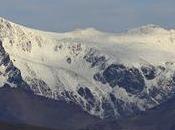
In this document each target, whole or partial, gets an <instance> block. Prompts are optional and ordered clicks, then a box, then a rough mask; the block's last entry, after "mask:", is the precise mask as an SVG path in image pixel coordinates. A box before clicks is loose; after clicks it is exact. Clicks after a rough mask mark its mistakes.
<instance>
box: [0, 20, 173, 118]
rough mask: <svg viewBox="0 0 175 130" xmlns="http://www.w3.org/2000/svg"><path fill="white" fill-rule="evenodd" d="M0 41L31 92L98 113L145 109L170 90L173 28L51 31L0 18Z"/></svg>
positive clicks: (107, 115) (118, 114) (106, 115)
mask: <svg viewBox="0 0 175 130" xmlns="http://www.w3.org/2000/svg"><path fill="white" fill-rule="evenodd" d="M131 32H132V33H131ZM162 32H164V33H162ZM143 34H144V35H143ZM0 41H2V46H3V48H4V50H5V52H6V53H7V54H8V55H9V57H10V60H11V61H12V63H13V64H14V66H15V67H17V68H18V69H19V70H20V73H21V76H22V79H23V80H24V81H25V82H26V83H27V84H28V85H29V86H30V88H31V89H32V90H33V91H34V92H35V94H38V95H42V96H45V97H49V98H53V99H56V100H65V101H68V102H69V101H71V102H74V103H76V104H79V106H81V107H82V108H83V109H84V110H86V111H88V112H89V113H90V114H92V115H96V116H99V117H101V118H119V117H123V116H128V115H131V114H135V113H138V112H140V111H145V110H147V109H150V108H152V107H154V106H156V105H158V104H160V103H162V102H164V101H166V100H168V99H169V98H171V97H172V95H173V93H174V92H175V91H174V90H175V89H174V84H175V80H174V76H175V75H174V72H175V64H174V63H175V52H174V50H175V33H174V31H173V30H165V29H163V28H160V27H157V26H152V25H151V26H146V27H141V28H139V29H135V30H134V31H133V30H132V31H130V32H128V33H125V34H124V33H123V34H115V33H104V32H100V31H97V30H95V29H92V28H91V29H85V30H76V31H73V32H66V33H52V32H43V31H39V30H35V29H30V28H27V27H24V26H21V25H17V24H14V23H12V22H9V21H7V20H4V19H2V18H1V19H0ZM3 83H4V81H3V82H2V83H1V84H3Z"/></svg>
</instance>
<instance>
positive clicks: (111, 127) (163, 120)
mask: <svg viewBox="0 0 175 130" xmlns="http://www.w3.org/2000/svg"><path fill="white" fill-rule="evenodd" d="M84 130H175V98H174V99H171V100H169V101H168V102H166V103H163V104H161V105H160V106H158V107H156V108H154V109H152V110H149V111H147V112H144V113H142V114H140V115H138V116H135V117H132V118H129V119H124V120H122V121H118V122H117V121H111V122H110V121H109V122H103V121H102V122H100V123H97V124H95V125H94V126H91V127H89V128H87V129H84Z"/></svg>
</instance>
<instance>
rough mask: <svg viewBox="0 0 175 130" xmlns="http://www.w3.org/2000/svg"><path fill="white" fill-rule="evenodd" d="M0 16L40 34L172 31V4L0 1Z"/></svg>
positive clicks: (165, 0)
mask: <svg viewBox="0 0 175 130" xmlns="http://www.w3.org/2000/svg"><path fill="white" fill-rule="evenodd" d="M0 16H1V17H4V18H7V19H9V20H12V21H14V22H16V23H20V24H23V25H27V26H29V27H34V28H38V29H42V30H48V31H57V32H65V31H70V30H74V29H76V28H87V27H94V28H96V29H98V30H102V31H108V32H120V31H124V30H126V29H129V28H133V27H137V26H141V25H146V24H158V25H160V26H163V27H168V28H175V0H0Z"/></svg>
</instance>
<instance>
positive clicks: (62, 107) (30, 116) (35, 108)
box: [0, 86, 99, 130]
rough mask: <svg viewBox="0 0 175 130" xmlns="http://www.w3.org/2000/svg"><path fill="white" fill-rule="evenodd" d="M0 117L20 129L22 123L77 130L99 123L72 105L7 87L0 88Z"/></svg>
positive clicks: (61, 129)
mask: <svg viewBox="0 0 175 130" xmlns="http://www.w3.org/2000/svg"><path fill="white" fill-rule="evenodd" d="M0 115H1V116H0V122H8V123H9V124H11V125H12V126H13V124H14V126H15V125H16V127H19V128H20V127H21V129H23V128H22V126H23V124H28V126H29V127H30V125H31V126H40V127H43V128H44V127H45V128H52V129H56V130H78V129H82V128H86V127H87V126H88V125H93V124H94V123H95V122H97V121H99V119H97V118H95V117H93V116H90V115H89V114H88V113H87V112H84V111H83V110H82V109H81V108H80V107H79V106H78V105H75V104H73V103H65V102H64V101H55V100H50V99H48V98H45V97H41V96H36V95H34V94H33V93H29V92H28V91H24V90H23V89H20V88H10V87H7V86H6V87H3V88H0ZM1 126H2V125H1V124H0V129H1ZM16 127H13V128H14V129H15V128H16ZM26 128H27V126H26ZM24 129H25V125H24Z"/></svg>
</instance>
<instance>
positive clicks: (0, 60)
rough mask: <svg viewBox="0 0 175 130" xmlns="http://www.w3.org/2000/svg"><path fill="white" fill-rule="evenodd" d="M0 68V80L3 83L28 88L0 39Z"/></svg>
mask: <svg viewBox="0 0 175 130" xmlns="http://www.w3.org/2000/svg"><path fill="white" fill-rule="evenodd" d="M0 68H1V71H0V76H1V79H2V80H3V81H1V82H4V84H11V85H10V86H12V87H22V88H26V89H29V86H28V84H27V83H26V82H24V81H23V79H22V76H21V72H20V70H19V69H17V68H16V67H15V66H14V65H13V63H12V61H11V60H10V57H9V55H8V54H7V53H6V52H5V50H4V48H3V46H2V41H0ZM2 86H3V84H2Z"/></svg>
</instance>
